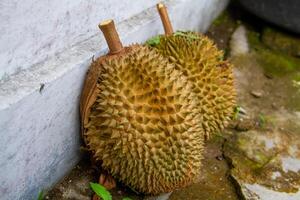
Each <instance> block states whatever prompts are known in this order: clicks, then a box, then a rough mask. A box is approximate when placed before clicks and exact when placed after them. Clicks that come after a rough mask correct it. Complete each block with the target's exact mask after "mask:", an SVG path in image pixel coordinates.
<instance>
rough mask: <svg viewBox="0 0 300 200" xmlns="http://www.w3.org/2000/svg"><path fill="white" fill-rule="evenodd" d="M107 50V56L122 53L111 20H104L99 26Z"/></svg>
mask: <svg viewBox="0 0 300 200" xmlns="http://www.w3.org/2000/svg"><path fill="white" fill-rule="evenodd" d="M99 28H100V30H101V31H102V33H103V35H104V37H105V40H106V42H107V45H108V48H109V54H118V53H120V52H122V51H123V49H124V48H123V45H122V43H121V40H120V38H119V35H118V32H117V31H116V27H115V23H114V21H113V20H112V19H109V20H105V21H103V22H101V23H100V24H99Z"/></svg>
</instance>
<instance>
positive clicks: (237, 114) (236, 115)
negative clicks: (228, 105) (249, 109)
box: [233, 106, 241, 119]
mask: <svg viewBox="0 0 300 200" xmlns="http://www.w3.org/2000/svg"><path fill="white" fill-rule="evenodd" d="M240 111H241V106H236V107H235V108H234V114H233V119H237V118H238V116H239V113H240Z"/></svg>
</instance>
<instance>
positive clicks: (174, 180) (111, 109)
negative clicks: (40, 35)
mask: <svg viewBox="0 0 300 200" xmlns="http://www.w3.org/2000/svg"><path fill="white" fill-rule="evenodd" d="M94 69H97V70H94ZM91 71H94V73H93V74H96V76H93V77H94V78H92V79H89V78H88V79H87V80H90V81H87V82H86V85H92V86H95V87H91V88H93V89H86V90H87V92H84V95H83V96H84V97H86V98H83V100H82V102H83V103H82V105H83V106H82V109H81V110H82V113H83V116H84V117H83V119H82V124H83V127H82V130H83V137H84V141H85V143H86V146H87V148H88V149H89V150H90V151H91V152H92V153H93V156H94V158H95V159H96V160H98V161H101V162H102V167H103V168H104V169H106V170H107V171H109V172H110V173H111V174H112V175H113V176H114V177H115V178H116V179H118V180H119V181H121V182H123V183H124V184H126V185H128V186H129V187H131V188H132V189H134V190H136V191H139V192H142V193H146V194H159V193H162V192H169V191H172V190H174V189H176V188H179V187H183V186H186V185H188V184H190V183H192V182H193V181H194V180H195V179H196V178H197V175H198V174H199V173H200V167H201V159H202V153H203V140H204V133H203V129H202V127H201V120H202V117H201V115H200V114H199V111H198V110H197V109H198V107H197V106H198V104H199V103H198V102H197V97H196V94H194V92H193V91H192V84H191V83H190V82H189V81H188V80H187V78H186V77H185V76H184V75H183V74H182V72H180V71H178V70H176V69H175V66H174V65H173V64H170V63H169V61H168V60H167V59H166V58H164V57H163V56H162V55H160V54H158V53H157V52H156V51H155V50H153V49H150V48H149V47H145V46H139V45H136V46H134V47H132V48H131V47H129V50H128V51H127V52H126V53H124V54H121V55H120V54H119V55H118V56H114V57H106V58H105V59H103V58H99V59H97V60H96V61H95V62H93V63H92V66H91ZM95 77H96V79H95ZM92 80H93V81H92ZM95 80H96V81H95ZM90 82H93V84H89V83H90ZM94 83H95V84H94ZM85 88H88V87H85ZM89 99H91V100H89Z"/></svg>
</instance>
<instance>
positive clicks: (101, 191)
mask: <svg viewBox="0 0 300 200" xmlns="http://www.w3.org/2000/svg"><path fill="white" fill-rule="evenodd" d="M90 186H91V188H92V190H93V191H94V192H95V193H96V195H98V196H99V197H101V198H102V199H103V200H112V197H111V194H110V192H109V191H108V190H107V189H106V188H105V187H104V186H102V185H100V184H98V183H90Z"/></svg>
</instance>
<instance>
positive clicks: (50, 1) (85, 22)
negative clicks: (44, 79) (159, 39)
mask: <svg viewBox="0 0 300 200" xmlns="http://www.w3.org/2000/svg"><path fill="white" fill-rule="evenodd" d="M157 2H158V0H151V1H149V0H138V1H136V0H121V1H120V0H22V1H20V0H1V1H0V22H1V23H0V79H1V78H2V77H3V76H4V75H6V76H7V75H10V74H12V73H15V72H18V71H19V70H21V69H27V68H29V67H30V66H31V65H32V64H36V63H39V62H41V61H43V60H45V59H47V58H48V57H50V56H53V55H54V53H57V52H59V51H62V50H63V49H65V48H70V47H71V46H72V45H74V44H76V43H77V42H79V41H82V40H85V39H87V38H89V37H91V36H92V35H95V34H96V33H98V32H99V31H98V28H97V26H95V25H97V24H98V23H99V22H100V21H102V20H104V19H105V18H107V17H109V18H113V19H115V21H116V22H120V21H122V20H124V19H127V18H129V17H131V16H133V15H135V14H137V13H139V12H141V11H142V10H144V9H146V8H149V7H151V6H153V5H154V4H155V3H157Z"/></svg>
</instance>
